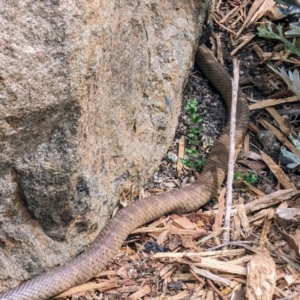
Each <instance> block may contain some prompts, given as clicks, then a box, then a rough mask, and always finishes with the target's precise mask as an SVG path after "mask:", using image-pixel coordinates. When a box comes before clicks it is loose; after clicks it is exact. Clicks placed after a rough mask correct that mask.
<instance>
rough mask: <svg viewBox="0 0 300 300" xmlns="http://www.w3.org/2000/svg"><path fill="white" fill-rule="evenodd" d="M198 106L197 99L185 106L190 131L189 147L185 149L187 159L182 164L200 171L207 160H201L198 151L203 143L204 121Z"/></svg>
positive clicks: (188, 137)
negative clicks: (202, 124) (201, 134)
mask: <svg viewBox="0 0 300 300" xmlns="http://www.w3.org/2000/svg"><path fill="white" fill-rule="evenodd" d="M198 104H199V103H198V101H197V99H193V100H191V101H189V102H188V103H187V104H186V106H185V109H186V110H187V111H188V115H189V119H190V129H189V130H188V132H187V147H186V149H185V152H186V154H187V158H185V159H181V162H182V163H183V164H184V165H185V166H186V167H188V168H195V169H196V170H197V171H200V170H201V169H202V168H203V165H204V162H205V158H200V157H199V156H200V154H199V151H198V146H199V144H200V142H201V136H200V133H201V132H202V126H201V123H202V120H203V118H202V117H201V116H200V115H199V114H198Z"/></svg>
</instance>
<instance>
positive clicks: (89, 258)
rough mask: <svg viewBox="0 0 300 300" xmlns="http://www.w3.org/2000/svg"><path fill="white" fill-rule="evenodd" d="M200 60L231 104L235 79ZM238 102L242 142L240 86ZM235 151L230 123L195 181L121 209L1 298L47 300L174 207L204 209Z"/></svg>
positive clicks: (207, 58)
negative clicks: (91, 236)
mask: <svg viewBox="0 0 300 300" xmlns="http://www.w3.org/2000/svg"><path fill="white" fill-rule="evenodd" d="M195 61H196V64H197V65H198V66H199V68H200V69H201V71H202V72H203V73H204V74H205V76H206V77H207V78H208V79H209V80H210V81H211V83H212V84H213V85H214V86H215V87H216V89H217V90H218V91H219V93H220V94H221V95H222V97H223V98H224V100H225V102H226V104H227V107H228V109H230V106H231V78H230V76H229V74H228V73H227V72H226V71H225V70H224V68H223V67H222V66H221V65H220V64H219V63H218V62H217V61H216V60H215V58H214V56H213V55H212V54H211V52H210V51H209V50H208V49H207V48H206V47H205V46H200V47H199V48H198V50H197V53H196V58H195ZM238 97H239V101H238V104H237V124H236V128H237V130H236V138H235V141H236V145H238V144H239V143H241V142H242V140H243V137H244V134H245V132H246V130H247V128H248V122H249V110H248V105H247V102H246V99H245V96H244V95H243V93H242V92H241V91H239V95H238ZM228 155H229V125H228V124H227V126H226V127H225V128H224V129H223V131H222V134H221V136H220V137H219V139H218V141H217V142H215V145H214V147H213V148H212V150H211V152H210V154H209V158H208V160H207V161H206V164H205V166H204V168H203V171H202V173H201V176H200V178H199V179H198V180H197V181H196V182H195V183H194V184H192V185H190V186H188V187H186V188H184V189H182V190H175V191H171V192H168V193H163V194H159V195H155V196H150V197H148V198H144V199H140V200H138V201H136V202H134V203H133V204H131V205H129V206H127V207H125V208H123V209H121V210H120V211H119V212H118V213H117V214H116V215H115V216H114V217H113V218H112V219H111V220H110V221H109V222H108V223H107V225H106V226H105V227H104V228H103V229H102V231H101V232H100V234H99V236H98V237H97V238H96V239H95V241H94V242H93V244H92V245H91V246H90V247H89V248H88V249H87V250H86V251H85V252H84V253H82V254H81V255H79V256H78V257H76V258H75V259H73V260H72V261H70V262H69V263H67V264H66V265H63V266H60V267H58V268H55V269H53V270H51V271H50V272H48V273H45V274H42V275H40V276H38V277H36V278H33V279H31V280H29V281H27V282H25V283H23V284H21V285H19V286H17V287H16V288H14V289H12V290H10V291H8V292H4V293H1V294H0V300H43V299H48V298H50V297H53V296H55V295H57V294H59V293H61V292H63V291H65V290H66V289H68V288H70V287H73V286H75V285H77V284H80V283H83V282H86V281H88V280H89V279H91V278H92V277H94V276H96V275H97V274H99V272H100V271H101V270H103V269H104V268H105V266H106V265H107V264H108V263H109V261H110V260H111V259H112V258H113V257H114V256H115V255H116V254H117V252H118V250H119V249H120V247H121V246H122V244H123V242H124V241H125V239H126V238H127V236H128V235H129V234H130V233H131V232H132V231H133V230H134V229H136V228H137V227H138V226H141V225H143V224H145V223H148V222H150V221H152V220H155V219H157V218H159V217H161V216H162V215H164V214H168V213H170V212H190V211H193V210H197V209H199V208H200V207H201V206H202V205H204V204H205V203H206V202H207V201H208V200H210V199H211V198H212V197H213V196H215V195H216V194H217V190H218V188H219V187H220V185H221V184H222V182H223V180H224V177H225V173H226V169H227V164H228Z"/></svg>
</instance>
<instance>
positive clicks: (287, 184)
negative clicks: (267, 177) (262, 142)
mask: <svg viewBox="0 0 300 300" xmlns="http://www.w3.org/2000/svg"><path fill="white" fill-rule="evenodd" d="M260 154H261V156H262V158H263V160H264V162H265V163H266V164H267V165H268V167H269V168H270V170H271V171H272V173H273V174H274V175H275V177H276V178H277V180H278V182H279V183H280V184H281V185H282V186H283V187H284V188H286V189H294V190H296V187H295V185H294V183H293V182H292V181H291V180H290V178H289V177H288V176H287V175H286V174H285V173H284V172H283V170H282V169H281V168H280V167H279V166H278V165H277V164H276V163H275V162H274V160H273V159H272V158H271V157H270V156H269V155H267V154H266V153H264V152H263V151H260Z"/></svg>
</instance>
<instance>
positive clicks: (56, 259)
mask: <svg viewBox="0 0 300 300" xmlns="http://www.w3.org/2000/svg"><path fill="white" fill-rule="evenodd" d="M203 2H204V1H199V0H185V1H182V0H177V1H176V0H175V1H161V0H146V1H125V0H119V1H117V0H115V1H112V0H102V1H90V0H79V1H73V0H69V1H67V0H64V1H55V0H52V1H50V0H48V1H47V0H46V1H25V0H24V1H4V2H3V3H2V4H1V6H0V24H1V31H0V40H1V43H0V49H1V50H0V136H1V140H0V164H1V167H0V223H1V229H0V247H1V252H0V270H1V272H0V282H1V284H0V290H3V289H4V288H6V287H11V286H13V285H16V284H17V283H19V282H20V281H23V280H25V279H28V278H29V277H31V276H33V275H37V274H38V273H42V272H44V271H46V270H47V269H49V268H51V267H53V266H55V265H58V264H61V263H63V262H65V261H66V260H68V259H70V258H71V257H74V256H75V255H76V254H78V253H79V252H80V251H82V250H83V249H84V247H85V246H86V245H87V244H89V243H90V242H91V241H92V240H93V239H94V238H95V236H96V235H97V234H98V233H99V231H100V229H101V228H102V227H103V225H104V224H105V222H106V220H107V219H108V217H109V216H110V214H111V213H112V210H113V209H114V207H115V206H116V204H117V202H118V198H119V195H120V194H121V193H122V191H125V190H126V189H128V188H130V187H131V186H133V185H134V186H135V187H137V188H139V187H141V186H142V185H143V184H145V183H146V181H147V180H148V179H149V178H150V176H151V175H152V174H153V173H154V171H155V169H156V168H157V166H158V164H159V161H160V159H161V157H162V155H163V154H164V153H165V151H166V149H167V148H168V145H169V144H170V142H171V140H172V138H173V135H174V131H175V127H176V124H177V117H178V114H179V111H180V108H181V96H182V91H183V87H184V83H185V80H186V78H187V75H188V72H189V69H190V67H191V65H192V63H193V55H194V51H195V47H196V44H197V41H198V37H199V34H200V30H201V27H202V23H203V21H204V16H205V15H206V14H207V8H208V7H209V5H208V4H204V3H203ZM207 2H209V1H207Z"/></svg>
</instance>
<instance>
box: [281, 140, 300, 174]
mask: <svg viewBox="0 0 300 300" xmlns="http://www.w3.org/2000/svg"><path fill="white" fill-rule="evenodd" d="M289 139H290V140H291V142H292V143H293V144H294V145H295V147H296V148H297V150H298V151H300V134H298V136H297V139H295V138H294V137H293V136H291V135H290V136H289ZM281 155H282V156H283V157H284V158H285V159H286V161H287V162H288V163H287V165H286V167H287V168H288V169H290V170H293V169H295V168H297V167H299V166H300V158H299V157H298V156H297V155H295V154H294V153H292V152H290V151H287V150H285V149H284V148H281Z"/></svg>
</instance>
